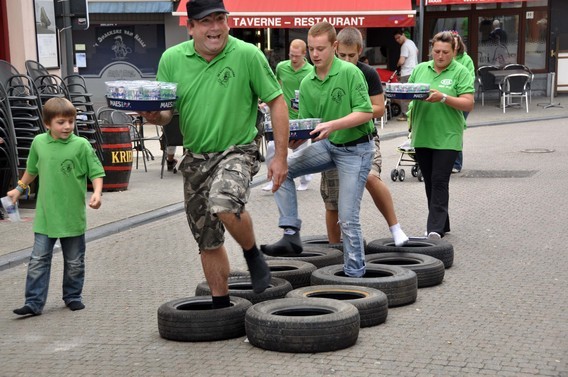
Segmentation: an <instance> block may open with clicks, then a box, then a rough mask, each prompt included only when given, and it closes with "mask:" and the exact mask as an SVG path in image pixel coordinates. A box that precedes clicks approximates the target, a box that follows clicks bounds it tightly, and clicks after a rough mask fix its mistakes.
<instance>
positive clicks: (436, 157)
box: [415, 148, 458, 237]
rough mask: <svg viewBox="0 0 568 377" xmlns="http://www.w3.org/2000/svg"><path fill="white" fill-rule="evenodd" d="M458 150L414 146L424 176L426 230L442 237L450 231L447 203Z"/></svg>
mask: <svg viewBox="0 0 568 377" xmlns="http://www.w3.org/2000/svg"><path fill="white" fill-rule="evenodd" d="M457 155H458V151H454V150H448V149H430V148H415V157H416V162H418V165H419V166H420V170H421V171H422V175H423V177H424V186H425V188H426V198H427V199H428V221H427V223H426V232H427V233H430V232H436V233H439V234H440V235H441V236H442V237H443V236H444V234H445V233H446V232H449V231H450V217H449V215H448V203H449V199H450V192H449V186H450V176H451V175H452V168H453V166H454V161H455V160H456V157H457Z"/></svg>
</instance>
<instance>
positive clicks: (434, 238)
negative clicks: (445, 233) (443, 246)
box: [428, 232, 442, 240]
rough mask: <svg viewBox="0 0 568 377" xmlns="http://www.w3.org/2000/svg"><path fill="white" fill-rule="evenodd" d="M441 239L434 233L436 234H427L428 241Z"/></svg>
mask: <svg viewBox="0 0 568 377" xmlns="http://www.w3.org/2000/svg"><path fill="white" fill-rule="evenodd" d="M441 238H442V236H440V234H439V233H436V232H430V233H428V239H429V240H439V239H441Z"/></svg>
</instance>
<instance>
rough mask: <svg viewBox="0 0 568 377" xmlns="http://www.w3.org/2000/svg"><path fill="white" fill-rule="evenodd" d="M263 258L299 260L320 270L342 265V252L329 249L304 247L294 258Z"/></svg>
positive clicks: (267, 256) (269, 258)
mask: <svg viewBox="0 0 568 377" xmlns="http://www.w3.org/2000/svg"><path fill="white" fill-rule="evenodd" d="M264 258H265V259H266V260H267V261H268V260H273V259H279V260H299V261H302V262H308V263H311V264H313V265H314V266H316V268H321V267H325V266H330V265H334V264H339V263H343V252H342V251H340V250H337V249H334V248H330V247H322V246H304V251H303V252H302V253H301V254H298V255H295V256H290V257H271V256H269V255H265V256H264Z"/></svg>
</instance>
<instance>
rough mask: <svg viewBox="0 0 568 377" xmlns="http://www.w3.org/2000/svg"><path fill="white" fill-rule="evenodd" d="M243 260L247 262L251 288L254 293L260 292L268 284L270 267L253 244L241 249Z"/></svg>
mask: <svg viewBox="0 0 568 377" xmlns="http://www.w3.org/2000/svg"><path fill="white" fill-rule="evenodd" d="M243 254H244V256H245V261H246V262H247V266H248V270H249V272H250V280H251V283H252V290H253V291H254V292H255V293H262V292H264V290H265V289H266V288H268V286H269V285H270V279H271V275H270V268H268V265H267V264H266V261H265V260H264V256H263V255H261V254H260V251H259V250H258V247H256V245H254V246H253V247H252V248H251V249H250V250H245V249H243Z"/></svg>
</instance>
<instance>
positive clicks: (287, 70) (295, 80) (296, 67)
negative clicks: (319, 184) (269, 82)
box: [262, 39, 313, 191]
mask: <svg viewBox="0 0 568 377" xmlns="http://www.w3.org/2000/svg"><path fill="white" fill-rule="evenodd" d="M289 56H290V59H289V60H284V61H281V62H280V63H278V65H277V66H276V79H277V80H278V82H279V83H280V85H281V86H282V91H283V92H284V99H285V100H286V104H287V105H288V116H289V117H290V119H298V108H297V106H292V100H293V99H295V98H296V91H298V90H299V89H300V83H301V82H302V80H303V79H304V77H306V75H307V74H308V73H310V72H311V71H312V69H313V67H312V65H311V64H310V63H308V61H307V60H306V42H304V41H303V40H301V39H294V40H293V41H292V42H290V55H289ZM307 146H308V144H302V145H300V146H299V147H298V148H296V149H295V150H294V152H298V151H300V150H302V149H303V148H305V147H307ZM272 156H274V142H273V141H269V142H268V145H267V147H266V162H267V164H268V163H270V161H271V160H272ZM311 180H312V176H311V174H308V175H303V176H301V177H300V184H299V185H298V191H305V190H307V189H308V184H309V183H310V181H311ZM272 189H273V185H272V181H269V182H268V183H267V184H266V185H265V186H264V187H263V188H262V190H263V191H272Z"/></svg>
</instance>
